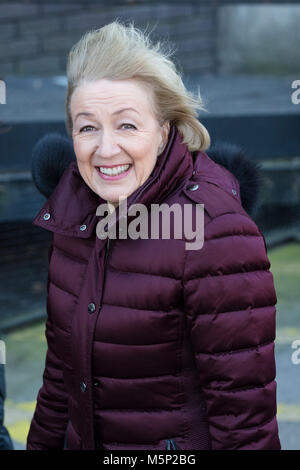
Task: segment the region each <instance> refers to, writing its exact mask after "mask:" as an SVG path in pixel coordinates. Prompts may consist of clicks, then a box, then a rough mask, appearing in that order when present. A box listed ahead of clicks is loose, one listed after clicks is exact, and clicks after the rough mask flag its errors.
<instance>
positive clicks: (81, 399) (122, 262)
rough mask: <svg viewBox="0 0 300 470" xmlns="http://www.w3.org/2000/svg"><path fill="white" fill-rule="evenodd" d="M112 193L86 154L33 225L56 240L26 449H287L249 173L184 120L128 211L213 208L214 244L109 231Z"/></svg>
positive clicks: (268, 284) (271, 293)
mask: <svg viewBox="0 0 300 470" xmlns="http://www.w3.org/2000/svg"><path fill="white" fill-rule="evenodd" d="M99 202H104V201H103V200H102V199H101V198H99V197H98V196H97V195H96V194H94V193H93V192H92V191H91V190H90V189H89V188H88V186H87V185H86V184H85V183H84V181H83V179H82V178H81V176H80V173H79V171H78V167H77V163H76V161H74V162H72V163H70V164H69V165H68V167H67V169H66V171H65V172H64V174H63V176H62V178H61V179H60V181H59V183H58V185H57V186H56V188H55V190H54V192H53V194H52V195H51V197H50V198H49V199H48V200H47V201H46V203H45V205H44V206H43V208H42V209H41V211H40V212H39V214H38V215H37V217H36V218H35V220H34V224H35V225H38V226H40V227H44V228H45V229H47V230H51V231H52V232H53V244H52V247H51V250H50V253H49V255H50V257H49V259H50V267H49V278H48V298H47V313H48V316H47V322H46V337H47V341H48V352H47V357H46V365H45V372H44V375H43V386H42V387H41V389H40V391H39V394H38V398H37V405H36V409H35V413H34V417H33V419H32V422H31V427H30V431H29V435H28V441H27V449H63V448H65V449H95V448H102V449H108V450H113V449H119V450H125V449H134V450H136V449H146V450H147V449H168V448H171V449H172V448H175V449H182V450H184V449H187V450H194V449H211V448H212V449H280V441H279V437H278V427H277V420H276V382H275V360H274V339H275V313H276V309H275V304H276V302H277V298H276V293H275V290H274V283H273V276H272V273H271V272H270V271H269V268H270V263H269V260H268V257H267V253H266V246H265V241H264V238H263V236H262V234H261V232H260V231H259V229H258V228H257V226H256V224H255V223H254V221H253V220H252V219H251V218H250V216H249V215H248V213H247V212H246V211H245V210H244V209H243V207H242V205H241V197H240V185H239V183H238V180H237V179H236V178H235V177H234V176H233V174H232V173H230V172H229V171H228V170H227V169H225V168H224V167H223V166H221V165H219V164H217V163H215V162H214V161H213V160H212V159H211V158H209V156H208V155H207V154H206V153H205V152H196V154H195V155H194V154H193V155H192V154H191V153H190V152H189V151H188V149H187V146H186V145H185V144H183V143H182V140H181V136H180V134H179V133H178V131H177V128H176V127H175V126H172V127H171V130H170V136H169V142H168V145H167V147H166V148H165V150H164V152H163V153H162V155H161V156H160V157H159V158H158V160H157V164H156V166H155V168H154V170H153V172H152V174H151V175H150V177H149V178H148V180H147V181H146V182H145V183H144V184H143V185H142V186H141V187H140V188H138V189H137V190H136V191H135V192H134V193H133V194H132V195H131V196H130V197H129V198H128V206H129V205H130V204H131V203H133V202H139V203H143V204H146V205H148V206H149V205H150V204H151V203H162V202H164V203H167V204H169V205H172V204H173V203H177V204H180V205H181V206H182V205H183V204H192V205H193V210H194V212H195V207H196V203H198V204H204V209H205V212H204V220H205V232H204V235H205V240H204V245H203V247H202V248H201V249H199V250H196V251H195V250H186V249H185V242H186V240H185V238H184V237H182V239H176V238H173V239H171V240H166V239H138V240H133V239H130V238H127V239H115V240H113V239H111V240H108V241H107V240H101V239H99V238H98V237H97V236H96V224H97V223H98V222H99V220H100V216H97V215H96V208H97V206H98V205H99ZM108 247H109V248H108Z"/></svg>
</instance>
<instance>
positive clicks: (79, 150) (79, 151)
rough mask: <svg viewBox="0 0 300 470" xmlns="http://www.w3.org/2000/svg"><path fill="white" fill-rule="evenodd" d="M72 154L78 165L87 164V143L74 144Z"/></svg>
mask: <svg viewBox="0 0 300 470" xmlns="http://www.w3.org/2000/svg"><path fill="white" fill-rule="evenodd" d="M74 152H75V155H76V158H77V161H78V163H80V164H88V163H89V155H90V150H89V145H88V143H87V142H74Z"/></svg>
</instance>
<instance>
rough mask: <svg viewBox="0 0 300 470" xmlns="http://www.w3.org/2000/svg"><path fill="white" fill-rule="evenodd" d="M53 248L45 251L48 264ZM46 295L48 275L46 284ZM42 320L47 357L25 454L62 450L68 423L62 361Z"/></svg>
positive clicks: (52, 335) (49, 322)
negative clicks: (29, 451) (34, 451)
mask: <svg viewBox="0 0 300 470" xmlns="http://www.w3.org/2000/svg"><path fill="white" fill-rule="evenodd" d="M52 250H53V246H52V245H51V247H50V249H49V260H50V258H51V254H52ZM47 292H48V294H49V275H48V282H47ZM47 310H48V316H47V320H46V331H45V334H46V339H47V346H48V349H47V353H46V361H45V370H44V374H43V384H42V387H41V388H40V390H39V392H38V397H37V403H36V408H35V412H34V415H33V418H32V421H31V425H30V429H29V433H28V436H27V446H26V449H27V450H47V449H63V446H64V437H65V431H66V427H67V422H68V395H67V393H66V390H65V385H64V378H63V371H62V361H61V359H60V358H59V357H58V355H57V354H56V351H55V340H54V331H53V325H52V321H51V317H50V316H49V309H47Z"/></svg>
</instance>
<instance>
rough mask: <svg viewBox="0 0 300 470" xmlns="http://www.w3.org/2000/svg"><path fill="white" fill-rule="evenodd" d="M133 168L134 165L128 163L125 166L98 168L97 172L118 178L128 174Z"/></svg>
mask: <svg viewBox="0 0 300 470" xmlns="http://www.w3.org/2000/svg"><path fill="white" fill-rule="evenodd" d="M131 166H132V163H128V164H125V165H113V166H106V165H103V166H97V167H96V168H97V170H98V171H99V172H100V173H102V174H103V175H107V176H118V175H121V174H122V173H126V171H128V170H129V168H130V167H131Z"/></svg>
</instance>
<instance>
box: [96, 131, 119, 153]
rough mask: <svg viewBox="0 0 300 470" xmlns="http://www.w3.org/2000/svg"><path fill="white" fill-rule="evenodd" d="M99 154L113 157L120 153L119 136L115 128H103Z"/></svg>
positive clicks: (100, 136)
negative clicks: (115, 132)
mask: <svg viewBox="0 0 300 470" xmlns="http://www.w3.org/2000/svg"><path fill="white" fill-rule="evenodd" d="M99 134H100V135H99V143H98V149H97V152H96V153H97V155H98V156H99V157H102V158H111V157H114V156H115V155H118V154H119V153H120V147H119V144H118V138H117V136H116V135H115V134H114V131H113V130H109V129H103V130H102V131H101V132H100V133H99Z"/></svg>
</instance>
